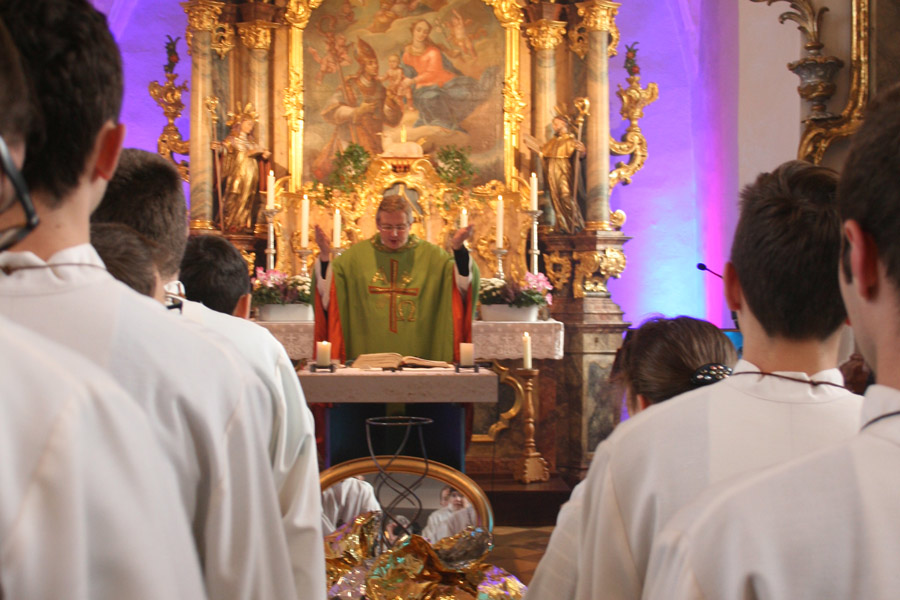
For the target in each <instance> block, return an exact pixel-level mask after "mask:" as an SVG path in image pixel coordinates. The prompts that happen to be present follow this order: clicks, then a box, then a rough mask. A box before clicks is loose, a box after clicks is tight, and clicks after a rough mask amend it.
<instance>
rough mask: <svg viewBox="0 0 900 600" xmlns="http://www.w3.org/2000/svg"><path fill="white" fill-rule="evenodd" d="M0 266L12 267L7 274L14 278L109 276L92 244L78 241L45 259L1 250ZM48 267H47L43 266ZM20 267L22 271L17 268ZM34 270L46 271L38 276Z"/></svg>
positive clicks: (58, 279)
mask: <svg viewBox="0 0 900 600" xmlns="http://www.w3.org/2000/svg"><path fill="white" fill-rule="evenodd" d="M0 267H4V268H9V269H12V270H13V271H12V273H11V274H10V275H8V276H7V278H8V279H11V280H13V281H17V280H22V281H29V280H32V279H40V280H50V281H56V282H60V283H68V282H75V281H83V280H84V279H85V277H88V278H91V277H92V275H95V274H96V276H101V277H104V278H105V277H109V274H108V273H107V272H106V265H104V264H103V261H102V260H101V259H100V255H99V254H97V251H96V250H94V247H93V246H91V245H90V244H78V245H76V246H70V247H68V248H64V249H62V250H60V251H59V252H57V253H55V254H54V255H53V256H51V257H50V258H49V259H47V260H46V261H44V260H43V259H41V258H40V257H39V256H37V255H36V254H35V253H33V252H12V251H6V252H2V253H0ZM42 267H47V268H42ZM16 269H20V270H16ZM35 273H41V274H43V276H42V277H35V275H34V274H35Z"/></svg>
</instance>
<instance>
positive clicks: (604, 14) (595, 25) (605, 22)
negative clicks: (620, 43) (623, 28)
mask: <svg viewBox="0 0 900 600" xmlns="http://www.w3.org/2000/svg"><path fill="white" fill-rule="evenodd" d="M619 6H621V4H619V3H617V2H608V1H607V0H594V1H593V2H583V3H581V4H579V5H578V16H580V17H584V21H583V24H584V28H585V29H586V30H587V31H608V32H610V34H611V33H612V31H613V30H614V29H616V14H617V13H618V12H619ZM616 33H617V34H618V31H617V32H616ZM610 37H612V36H610ZM617 37H618V36H617Z"/></svg>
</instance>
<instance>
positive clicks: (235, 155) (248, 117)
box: [211, 102, 271, 232]
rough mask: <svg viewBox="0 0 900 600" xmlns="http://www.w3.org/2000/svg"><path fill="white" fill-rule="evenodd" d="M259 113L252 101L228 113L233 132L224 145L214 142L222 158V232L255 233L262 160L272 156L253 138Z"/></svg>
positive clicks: (217, 161)
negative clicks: (255, 213) (255, 206)
mask: <svg viewBox="0 0 900 600" xmlns="http://www.w3.org/2000/svg"><path fill="white" fill-rule="evenodd" d="M258 119H259V114H258V113H257V112H256V111H255V110H253V106H252V105H251V104H250V103H249V102H248V103H247V104H246V106H244V108H243V110H241V109H240V108H238V109H236V110H235V111H234V112H231V113H228V121H227V124H228V126H229V127H231V133H230V134H229V135H228V137H226V138H225V140H224V141H222V142H213V143H212V144H211V148H212V149H213V150H214V151H215V152H216V163H217V164H218V163H219V158H220V156H221V168H220V169H218V180H219V181H218V184H219V185H218V188H219V190H220V192H221V194H220V202H221V204H222V211H221V212H222V230H223V231H226V232H247V231H252V230H253V215H254V210H253V208H254V204H255V203H256V197H257V192H258V191H259V163H258V161H259V160H260V159H262V160H268V159H269V157H270V156H271V153H270V152H269V151H268V150H266V149H265V148H263V147H262V146H261V145H260V144H259V142H257V141H256V140H255V139H254V138H253V136H252V133H253V128H254V127H255V126H256V122H257V120H258Z"/></svg>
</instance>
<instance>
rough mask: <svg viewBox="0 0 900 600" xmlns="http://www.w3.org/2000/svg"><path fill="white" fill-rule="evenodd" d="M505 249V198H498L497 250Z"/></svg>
mask: <svg viewBox="0 0 900 600" xmlns="http://www.w3.org/2000/svg"><path fill="white" fill-rule="evenodd" d="M501 248H503V196H497V249H498V250H499V249H501Z"/></svg>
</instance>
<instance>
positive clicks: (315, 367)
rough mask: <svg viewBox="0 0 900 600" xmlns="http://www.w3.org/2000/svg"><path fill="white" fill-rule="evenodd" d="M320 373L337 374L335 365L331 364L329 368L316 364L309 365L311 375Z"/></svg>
mask: <svg viewBox="0 0 900 600" xmlns="http://www.w3.org/2000/svg"><path fill="white" fill-rule="evenodd" d="M320 371H321V372H322V373H334V372H335V368H334V364H330V365H328V366H327V367H320V366H318V365H317V364H316V363H315V362H314V363H312V364H311V365H309V372H310V373H318V372H320Z"/></svg>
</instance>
